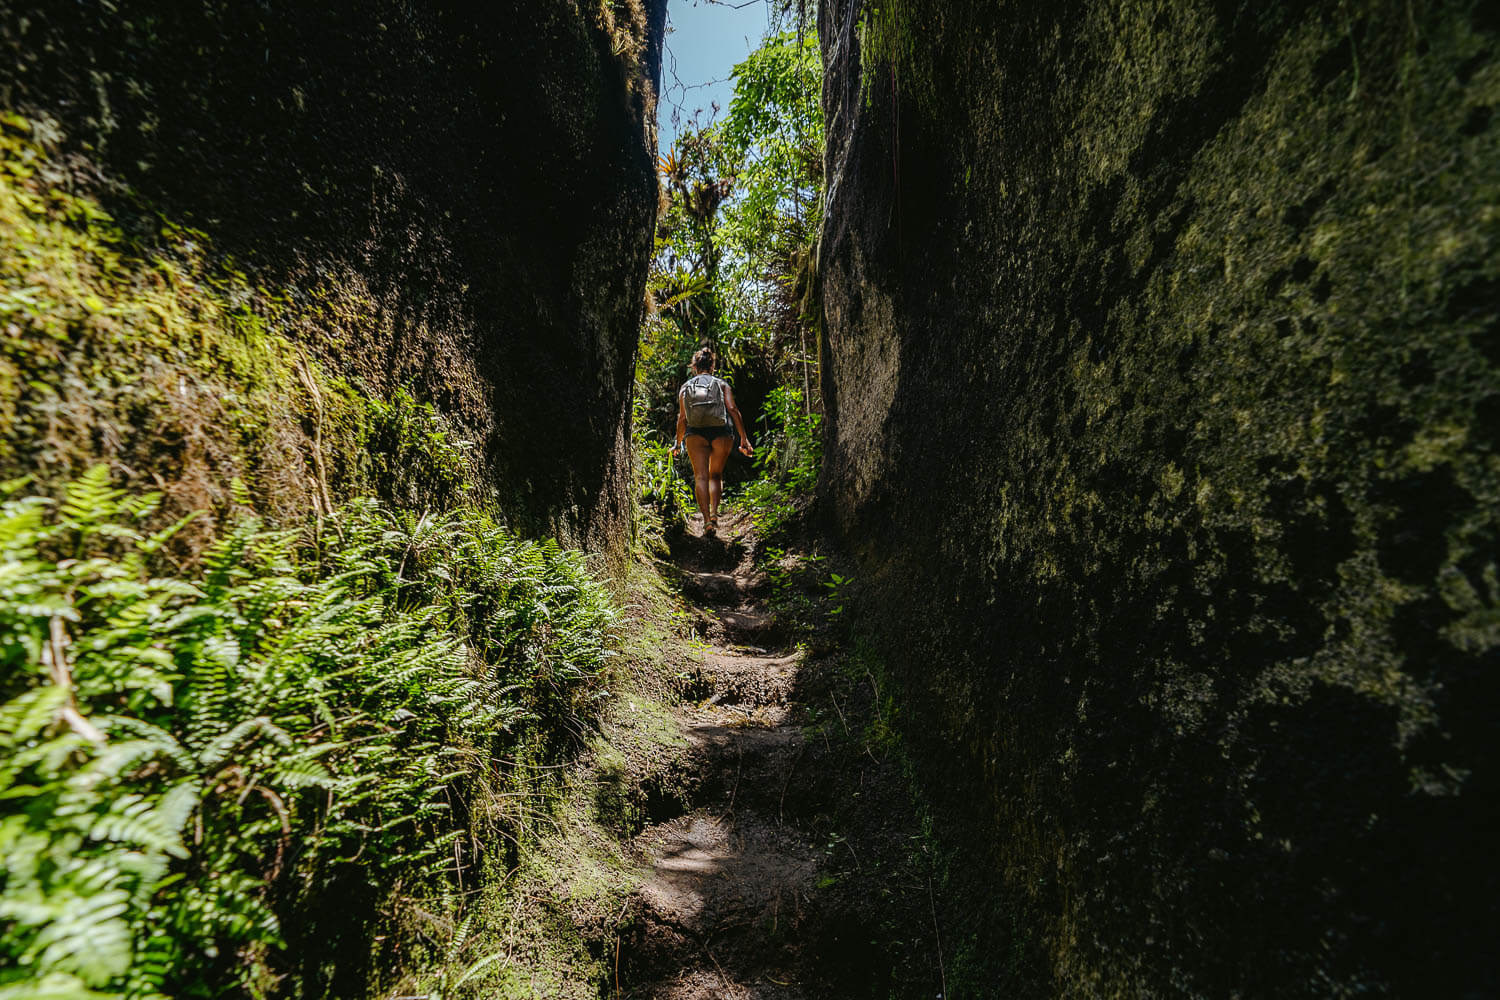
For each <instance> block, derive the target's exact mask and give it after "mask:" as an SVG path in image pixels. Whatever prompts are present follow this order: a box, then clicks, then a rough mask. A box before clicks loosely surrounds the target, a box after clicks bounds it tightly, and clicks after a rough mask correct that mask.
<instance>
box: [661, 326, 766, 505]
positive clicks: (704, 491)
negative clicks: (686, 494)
mask: <svg viewBox="0 0 1500 1000" xmlns="http://www.w3.org/2000/svg"><path fill="white" fill-rule="evenodd" d="M693 372H694V373H695V374H694V375H693V377H692V378H690V379H688V380H687V381H686V382H684V383H682V388H681V389H678V390H677V441H676V443H675V444H674V445H673V446H672V448H673V450H674V451H675V450H676V449H678V448H685V449H686V450H687V453H688V458H690V459H692V462H693V496H694V497H695V498H696V499H697V501H698V511H699V513H701V514H702V515H703V530H704V532H705V533H708V532H712V531H714V530H715V529H716V528H718V526H719V498H720V497H721V496H723V494H724V466H725V464H726V463H728V461H729V453H730V452H731V451H733V450H734V446H735V442H736V441H738V443H739V448H740V454H742V455H753V454H755V449H754V448H752V447H751V446H750V436H749V435H748V434H746V433H745V421H744V419H743V418H741V417H740V408H739V407H738V406H735V405H734V390H733V389H731V388H730V387H729V383H728V382H725V381H724V380H723V379H721V378H717V377H716V376H715V375H714V352H713V350H712V349H711V348H707V347H704V348H701V349H700V350H699V351H698V353H697V354H694V355H693ZM731 420H733V423H731V422H730V421H731Z"/></svg>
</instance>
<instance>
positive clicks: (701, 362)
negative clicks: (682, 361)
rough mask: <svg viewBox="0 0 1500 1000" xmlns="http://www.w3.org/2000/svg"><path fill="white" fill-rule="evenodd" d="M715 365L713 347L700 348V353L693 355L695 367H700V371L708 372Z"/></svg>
mask: <svg viewBox="0 0 1500 1000" xmlns="http://www.w3.org/2000/svg"><path fill="white" fill-rule="evenodd" d="M679 357H680V355H679ZM713 366H714V349H713V348H712V347H700V348H698V353H697V354H694V355H693V367H694V368H696V369H698V370H699V371H700V372H706V371H708V370H709V369H710V368H712V367H713Z"/></svg>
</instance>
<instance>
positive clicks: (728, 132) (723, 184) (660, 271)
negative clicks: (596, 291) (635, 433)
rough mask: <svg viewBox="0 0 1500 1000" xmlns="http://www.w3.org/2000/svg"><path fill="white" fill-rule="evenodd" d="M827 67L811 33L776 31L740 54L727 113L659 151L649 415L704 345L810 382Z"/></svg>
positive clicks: (723, 360)
mask: <svg viewBox="0 0 1500 1000" xmlns="http://www.w3.org/2000/svg"><path fill="white" fill-rule="evenodd" d="M785 13H786V12H783V14H785ZM821 73H822V66H821V60H820V58H819V55H818V49H817V39H816V33H815V32H811V31H806V30H803V31H801V32H798V31H795V30H788V31H782V32H777V33H773V34H772V35H770V36H769V37H768V38H767V39H766V40H765V42H764V43H763V44H762V46H761V47H760V48H759V49H757V50H756V51H755V52H753V53H752V54H751V55H750V56H749V57H748V58H747V59H746V60H745V61H744V62H742V63H740V64H739V65H738V66H736V67H735V69H734V72H733V79H734V97H733V99H732V101H731V104H730V108H729V113H728V115H727V116H726V118H725V119H724V121H722V122H720V123H708V124H695V126H694V127H692V128H688V129H686V130H684V131H683V133H682V135H681V136H680V137H679V139H678V141H677V144H676V145H675V146H674V147H673V148H672V149H671V150H670V151H668V152H667V153H666V154H665V155H664V156H662V157H661V161H660V163H659V167H660V170H661V175H662V184H663V197H664V203H663V211H662V212H661V214H660V216H659V219H658V223H657V239H656V254H655V258H654V261H653V266H652V271H651V279H650V288H651V294H652V300H653V302H654V304H655V309H654V311H653V313H652V315H651V316H650V317H649V318H648V322H647V323H646V326H645V329H644V330H643V332H642V338H641V352H640V356H639V361H638V364H637V370H636V375H637V385H638V389H639V391H640V392H641V393H643V394H644V395H645V397H646V407H645V410H644V413H645V415H646V417H647V418H648V420H650V421H651V422H652V425H653V426H657V427H660V428H661V429H663V430H665V429H666V428H667V426H668V425H669V424H670V422H671V420H672V419H673V418H674V417H675V412H676V411H675V409H674V407H675V402H674V400H675V396H676V390H677V386H678V385H679V384H680V382H681V381H682V379H683V378H684V377H686V368H687V364H688V360H689V358H690V357H691V356H692V353H693V351H694V350H695V349H696V348H697V347H698V346H700V345H701V344H711V345H713V346H714V347H715V349H716V350H717V351H718V354H719V357H720V374H722V375H726V376H729V377H731V378H732V376H733V373H734V372H735V371H737V370H738V371H747V370H750V371H755V372H756V373H758V374H766V375H770V376H772V378H773V380H775V381H786V380H793V379H801V380H802V382H803V383H804V386H809V387H810V385H811V383H812V381H813V380H812V378H811V377H810V375H809V370H810V366H811V364H812V361H813V359H812V356H811V355H812V352H811V351H810V349H809V348H810V344H811V343H812V342H813V340H812V338H810V337H809V336H808V330H807V328H808V323H809V321H808V318H807V316H806V315H805V314H806V311H807V310H806V306H807V303H808V301H809V299H808V293H809V290H810V288H811V271H812V260H813V253H812V244H813V240H814V238H815V235H816V233H817V229H818V225H819V219H820V218H821V196H820V188H821V185H822V149H823V119H822V109H821V105H820V103H819V94H820V92H821V87H822V83H821Z"/></svg>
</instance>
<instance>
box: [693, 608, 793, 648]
mask: <svg viewBox="0 0 1500 1000" xmlns="http://www.w3.org/2000/svg"><path fill="white" fill-rule="evenodd" d="M700 612H701V613H700V614H699V615H698V618H697V621H696V623H695V630H696V631H697V633H698V634H699V635H700V636H702V637H703V638H704V639H707V640H708V641H710V642H712V643H715V644H716V645H719V646H721V647H729V646H741V645H745V646H759V647H761V648H763V649H775V648H776V647H778V646H780V645H782V644H783V643H784V642H785V641H786V634H787V632H786V628H785V627H784V626H783V625H782V624H781V623H780V622H778V621H777V620H776V616H775V615H773V614H771V613H769V612H767V611H762V610H760V609H759V608H756V607H749V608H738V609H735V610H724V609H700Z"/></svg>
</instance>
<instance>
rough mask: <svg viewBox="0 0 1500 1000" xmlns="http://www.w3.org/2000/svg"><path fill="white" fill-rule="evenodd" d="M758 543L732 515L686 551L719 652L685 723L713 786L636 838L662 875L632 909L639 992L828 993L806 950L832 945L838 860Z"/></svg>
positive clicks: (679, 543)
mask: <svg viewBox="0 0 1500 1000" xmlns="http://www.w3.org/2000/svg"><path fill="white" fill-rule="evenodd" d="M750 543H751V538H750V537H749V523H748V521H747V520H742V519H739V518H727V519H726V520H725V523H724V524H723V525H722V526H721V527H720V529H719V532H718V536H717V537H713V536H708V537H702V536H699V535H697V534H695V533H691V532H690V533H687V534H685V535H682V536H680V537H679V538H678V539H677V540H676V541H675V543H674V545H673V556H674V559H675V561H676V564H677V566H678V568H679V569H680V570H681V573H682V586H683V591H684V593H685V594H686V596H687V597H688V598H689V600H690V601H692V602H693V603H694V606H695V608H694V610H695V613H696V614H697V616H698V631H699V633H700V635H702V636H703V638H704V640H705V641H706V642H708V643H709V644H710V648H709V649H708V651H707V652H706V654H705V657H704V666H703V670H702V685H701V687H700V690H701V691H702V699H701V700H700V701H699V702H698V703H696V704H693V705H685V706H682V707H680V708H678V709H677V710H676V711H675V713H674V714H675V717H676V719H677V723H678V725H679V726H680V728H681V731H682V734H683V736H684V737H685V739H686V741H687V743H688V747H689V749H688V751H687V753H689V754H691V755H692V756H693V757H695V758H696V760H695V762H694V767H695V769H696V770H698V771H699V773H700V774H701V775H702V776H703V780H702V781H701V783H700V784H699V785H698V790H697V792H696V794H695V795H694V799H693V801H692V802H691V803H690V806H691V807H690V808H689V809H688V811H686V812H684V813H683V814H682V815H679V816H676V817H674V818H671V819H668V820H665V821H663V822H659V823H656V824H655V825H652V826H648V827H647V828H646V829H644V830H643V831H642V832H641V833H640V834H639V835H638V836H637V837H636V838H635V839H634V841H633V842H632V845H631V846H632V848H633V849H634V851H635V852H636V853H637V855H638V857H639V858H640V859H641V861H642V862H643V863H644V864H645V865H646V866H647V867H648V870H649V872H650V875H649V877H648V878H647V880H646V882H645V884H644V885H642V886H641V888H640V889H639V890H638V891H637V892H636V894H635V896H634V897H633V898H632V900H631V901H630V903H629V904H628V905H629V907H630V909H631V911H632V917H633V919H632V921H631V926H632V930H631V931H630V932H629V933H628V934H627V935H626V936H625V937H624V938H623V940H622V952H623V956H622V959H621V961H622V964H623V972H624V976H623V978H624V980H625V981H626V982H625V987H624V993H625V995H627V996H631V997H650V998H656V1000H700V998H701V1000H708V998H755V1000H792V998H801V997H807V996H812V995H815V993H814V992H812V991H810V985H811V984H805V983H804V969H805V966H806V961H805V959H806V957H807V956H805V954H804V951H805V949H806V947H807V945H806V942H807V941H808V940H809V939H810V938H817V937H818V935H816V934H809V933H808V928H807V927H806V926H805V925H806V923H807V922H808V920H809V918H810V914H811V913H812V912H813V911H814V910H815V909H816V906H815V905H814V902H813V897H814V895H815V892H816V887H817V883H818V880H819V878H820V875H821V874H822V872H823V869H824V866H825V865H826V864H827V859H826V855H825V852H824V851H822V850H821V849H820V848H819V846H818V842H817V840H816V838H815V836H814V831H813V829H812V827H811V825H810V824H809V823H808V822H807V820H808V817H806V816H804V815H801V813H802V812H804V811H805V809H804V808H803V806H802V803H803V800H804V798H805V797H804V796H801V795H800V794H799V793H798V786H797V781H798V769H799V766H807V762H806V761H805V760H804V758H805V757H806V756H807V754H806V751H807V745H808V744H807V741H808V734H807V733H805V732H804V730H803V727H802V726H801V725H800V724H799V723H798V721H797V720H796V705H795V703H794V701H793V693H794V690H795V684H796V680H797V672H798V668H799V666H800V660H801V654H800V653H799V652H797V651H796V650H795V649H792V648H789V647H788V646H787V645H786V637H785V635H784V633H783V632H782V630H781V629H779V628H778V625H777V623H776V620H775V618H774V616H773V615H772V613H771V612H770V610H769V609H768V608H767V606H766V603H765V597H766V594H767V592H768V590H769V580H768V579H767V578H766V577H765V576H764V574H762V573H758V572H757V571H756V569H755V568H754V564H753V552H752V548H753V546H752V545H751V544H750ZM789 789H791V795H790V796H789V794H788V791H789Z"/></svg>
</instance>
